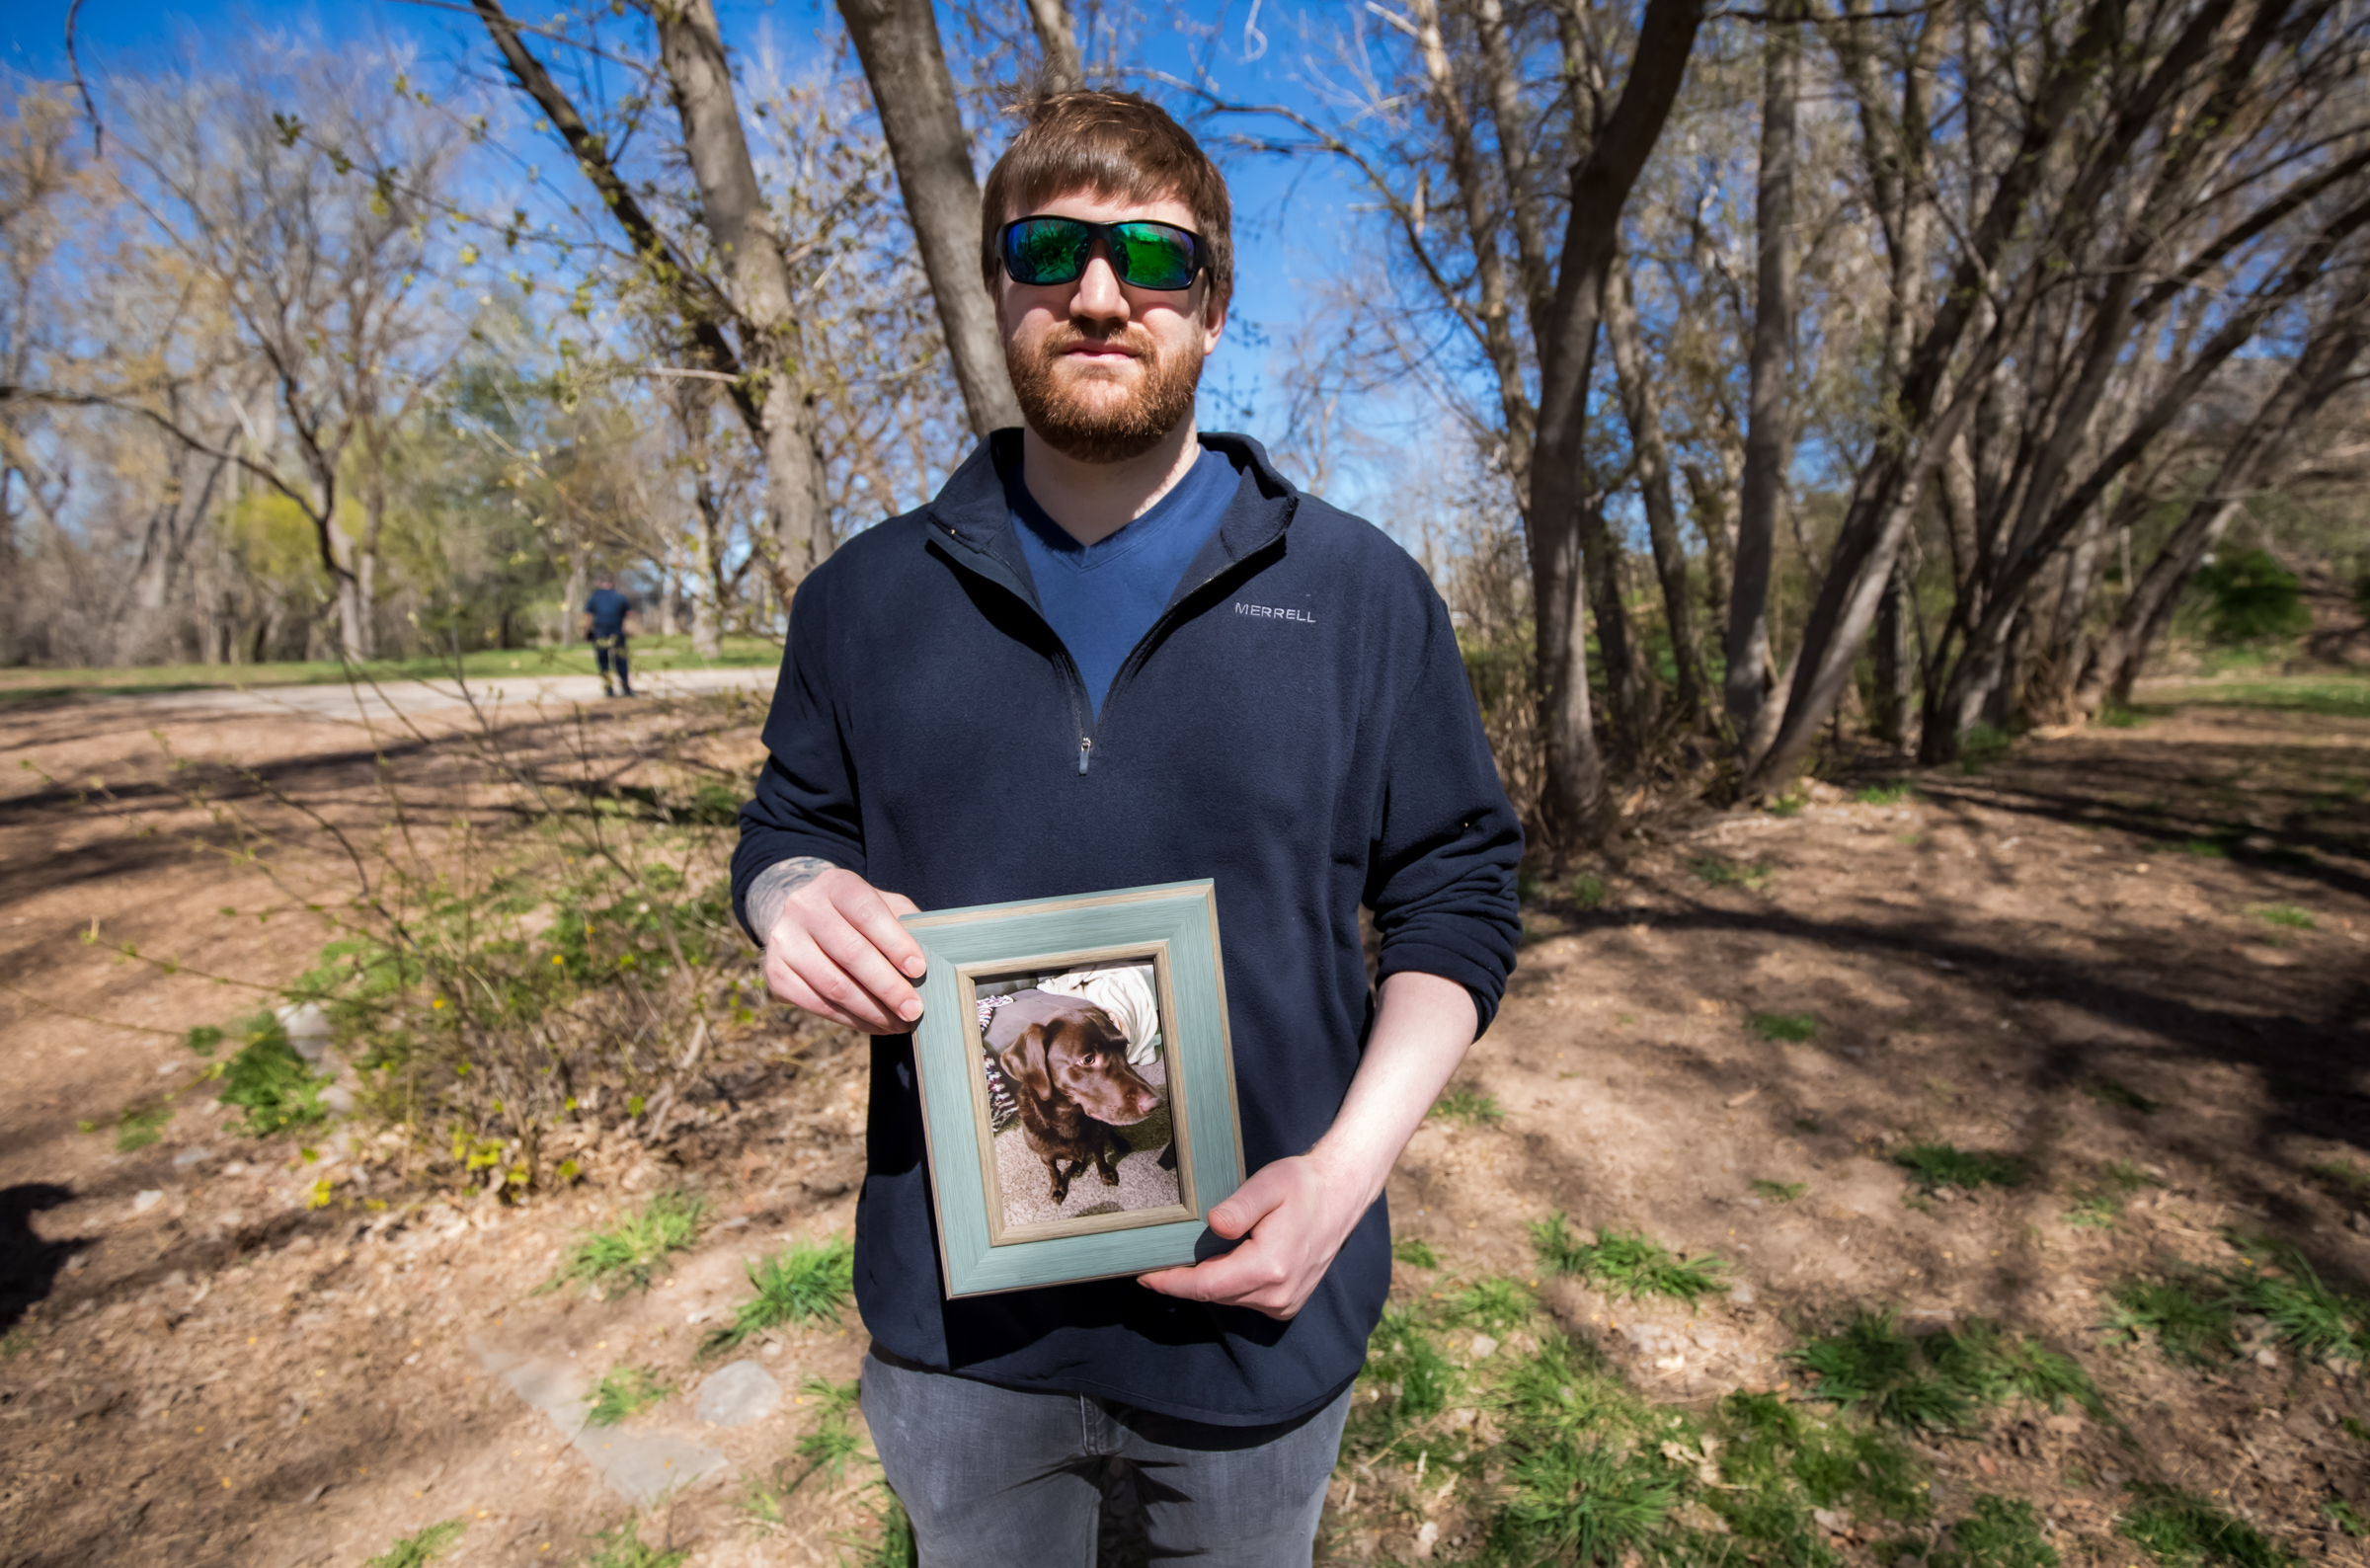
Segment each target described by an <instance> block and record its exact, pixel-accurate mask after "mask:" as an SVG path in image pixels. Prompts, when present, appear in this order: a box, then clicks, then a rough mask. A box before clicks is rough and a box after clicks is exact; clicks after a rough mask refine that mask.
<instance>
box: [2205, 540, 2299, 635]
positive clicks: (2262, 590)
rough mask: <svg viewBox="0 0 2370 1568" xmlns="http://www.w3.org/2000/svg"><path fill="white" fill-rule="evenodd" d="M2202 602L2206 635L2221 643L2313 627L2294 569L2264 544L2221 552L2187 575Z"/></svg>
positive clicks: (2294, 631)
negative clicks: (2279, 560)
mask: <svg viewBox="0 0 2370 1568" xmlns="http://www.w3.org/2000/svg"><path fill="white" fill-rule="evenodd" d="M2192 581H2193V583H2194V589H2195V592H2196V593H2197V595H2198V597H2199V598H2201V599H2202V600H2203V601H2204V604H2205V628H2206V636H2207V637H2208V638H2210V639H2211V640H2212V641H2213V642H2215V643H2216V644H2218V645H2221V646H2223V647H2230V646H2232V645H2235V644H2240V643H2256V642H2262V641H2265V640H2266V639H2269V638H2274V637H2294V636H2298V635H2300V634H2302V633H2304V632H2307V631H2310V630H2311V629H2312V624H2313V617H2312V614H2311V612H2310V611H2309V610H2307V609H2306V608H2305V606H2304V596H2303V594H2302V593H2301V592H2300V591H2299V589H2300V588H2301V585H2300V584H2299V583H2298V582H2297V580H2296V574H2295V573H2293V572H2290V571H2289V570H2288V569H2287V568H2286V567H2284V566H2281V565H2280V564H2279V562H2278V561H2277V560H2275V559H2274V558H2273V557H2272V556H2271V554H2270V552H2268V551H2265V550H2241V551H2236V552H2231V553H2226V554H2223V555H2221V556H2219V557H2217V558H2216V559H2215V560H2214V561H2213V562H2212V563H2211V564H2210V565H2207V566H2203V567H2200V568H2199V569H2198V571H2197V576H2196V577H2195V578H2194V579H2193V580H2192Z"/></svg>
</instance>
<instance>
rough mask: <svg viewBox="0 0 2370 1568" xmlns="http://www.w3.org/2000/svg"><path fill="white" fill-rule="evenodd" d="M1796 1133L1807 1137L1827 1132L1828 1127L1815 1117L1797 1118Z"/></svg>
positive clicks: (1795, 1123) (1795, 1122) (1795, 1120)
mask: <svg viewBox="0 0 2370 1568" xmlns="http://www.w3.org/2000/svg"><path fill="white" fill-rule="evenodd" d="M1794 1131H1795V1132H1797V1133H1800V1134H1803V1135H1804V1136H1805V1137H1807V1136H1809V1135H1810V1134H1813V1133H1824V1132H1826V1131H1827V1126H1826V1124H1825V1123H1823V1122H1821V1121H1820V1120H1819V1119H1818V1118H1817V1117H1815V1116H1797V1117H1795V1118H1794Z"/></svg>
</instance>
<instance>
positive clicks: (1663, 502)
mask: <svg viewBox="0 0 2370 1568" xmlns="http://www.w3.org/2000/svg"><path fill="white" fill-rule="evenodd" d="M1605 340H1606V342H1607V343H1608V344H1610V345H1611V346H1612V348H1613V367H1614V371H1615V374H1616V376H1617V377H1618V379H1619V382H1620V398H1621V414H1622V417H1623V419H1624V420H1625V421H1626V422H1627V424H1628V426H1629V449H1630V451H1631V452H1632V453H1633V454H1635V458H1636V463H1637V488H1638V494H1639V495H1640V497H1641V498H1643V500H1644V503H1645V510H1646V537H1647V539H1648V540H1649V541H1650V542H1651V543H1652V545H1653V547H1654V575H1655V577H1656V578H1657V579H1658V580H1659V581H1660V582H1661V584H1662V612H1663V617H1664V620H1665V623H1666V625H1667V626H1668V628H1669V631H1670V636H1671V665H1672V667H1673V668H1674V669H1675V670H1676V671H1677V676H1676V679H1675V680H1674V681H1673V685H1674V686H1675V688H1676V691H1677V695H1678V700H1679V720H1680V722H1681V723H1682V724H1684V725H1686V726H1688V727H1689V728H1691V729H1692V728H1693V727H1694V726H1695V724H1696V722H1697V719H1698V718H1699V716H1700V714H1701V712H1702V706H1703V670H1702V665H1701V656H1700V654H1699V651H1698V649H1697V647H1696V623H1695V606H1694V603H1693V601H1692V600H1691V598H1690V596H1689V594H1688V590H1687V550H1686V547H1685V546H1684V545H1682V544H1681V543H1680V540H1679V508H1678V505H1677V503H1676V501H1675V500H1674V499H1673V497H1672V494H1671V454H1670V448H1669V446H1668V444H1667V443H1666V442H1665V441H1664V439H1663V434H1662V403H1661V399H1660V397H1659V396H1658V394H1657V393H1656V391H1655V384H1654V372H1653V370H1652V368H1651V367H1650V366H1649V365H1648V364H1647V363H1646V350H1645V343H1644V340H1643V337H1642V335H1641V334H1640V333H1639V331H1638V326H1637V305H1636V301H1635V300H1633V299H1632V298H1631V297H1630V294H1629V268H1628V265H1627V258H1625V257H1620V256H1617V257H1616V258H1615V260H1614V265H1613V271H1612V272H1611V273H1610V274H1607V276H1606V278H1605Z"/></svg>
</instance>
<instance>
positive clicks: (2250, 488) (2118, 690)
mask: <svg viewBox="0 0 2370 1568" xmlns="http://www.w3.org/2000/svg"><path fill="white" fill-rule="evenodd" d="M2366 291H2370V276H2364V277H2357V278H2356V279H2355V281H2354V283H2353V286H2352V287H2351V288H2350V289H2349V290H2348V291H2347V293H2346V295H2345V297H2344V299H2343V300H2342V301H2341V302H2340V303H2339V304H2338V305H2337V307H2336V308H2335V309H2334V310H2332V311H2331V315H2330V318H2329V319H2328V320H2327V321H2326V322H2324V323H2323V325H2322V327H2321V329H2320V330H2319V331H2318V332H2316V333H2315V334H2314V335H2313V337H2312V339H2311V341H2309V342H2308V343H2307V344H2306V345H2305V350H2304V353H2302V354H2300V355H2298V357H2297V359H2296V362H2295V363H2294V364H2292V365H2290V366H2289V367H2288V370H2287V373H2286V374H2284V375H2283V376H2281V377H2280V381H2279V384H2278V385H2277V386H2276V387H2274V388H2273V389H2272V392H2271V395H2270V396H2269V397H2267V398H2265V399H2264V400H2263V402H2262V405H2261V406H2260V407H2259V408H2257V409H2256V410H2255V413H2254V416H2253V418H2252V419H2251V420H2249V421H2248V423H2247V428H2246V429H2245V430H2244V431H2241V432H2240V435H2239V438H2238V439H2237V440H2236V441H2235V442H2233V443H2232V445H2231V447H2230V449H2229V450H2228V451H2227V452H2225V453H2224V454H2223V457H2222V462H2221V465H2220V467H2219V468H2218V469H2217V470H2216V471H2215V474H2214V478H2213V481H2212V483H2210V484H2209V485H2207V486H2206V488H2205V491H2204V493H2203V494H2201V495H2199V496H2198V497H2197V499H2196V500H2194V501H2192V502H2191V503H2190V504H2189V509H2188V510H2187V511H2185V512H2184V513H2182V515H2181V519H2180V521H2179V522H2177V523H2175V524H2174V525H2173V532H2172V534H2171V535H2170V536H2169V537H2167V539H2166V540H2165V543H2164V546H2163V548H2162V549H2160V550H2159V551H2158V553H2157V557H2156V559H2155V560H2154V561H2152V562H2150V563H2149V566H2148V570H2147V571H2146V572H2144V573H2142V574H2141V576H2140V580H2139V581H2138V582H2137V583H2130V582H2129V580H2128V575H2127V577H2126V582H2127V585H2128V586H2127V591H2126V593H2125V596H2124V600H2123V605H2122V608H2121V609H2120V610H2118V611H2117V612H2116V615H2115V619H2114V624H2113V625H2112V626H2110V627H2109V628H2108V629H2107V632H2106V635H2105V636H2103V637H2101V638H2100V639H2099V641H2098V646H2097V647H2096V648H2094V649H2093V650H2092V651H2091V656H2090V659H2089V661H2088V663H2087V664H2086V665H2085V666H2084V668H2083V672H2082V678H2081V679H2080V680H2079V681H2077V682H2076V683H2075V687H2074V696H2073V706H2074V708H2075V710H2076V711H2077V712H2078V713H2079V714H2080V715H2081V716H2083V717H2084V718H2094V717H2095V716H2096V715H2097V713H2098V710H2099V708H2100V707H2101V706H2102V705H2104V704H2106V703H2109V702H2112V703H2114V704H2115V705H2117V706H2128V705H2129V704H2130V702H2131V688H2132V685H2133V683H2134V682H2136V681H2137V680H2138V679H2139V674H2140V670H2141V668H2142V666H2144V665H2145V664H2146V663H2147V659H2148V653H2149V650H2150V649H2151V648H2153V647H2154V646H2155V644H2156V642H2157V640H2158V639H2159V638H2161V637H2162V636H2163V635H2164V631H2165V628H2166V626H2167V625H2168V624H2170V622H2171V621H2172V619H2173V607H2174V605H2175V604H2176V603H2177V602H2178V600H2179V596H2180V589H2181V587H2182V585H2184V584H2186V583H2187V582H2188V580H2189V578H2190V577H2191V576H2192V575H2193V574H2194V573H2195V572H2196V570H2197V568H2198V566H2199V565H2200V564H2202V563H2203V561H2204V560H2205V555H2206V552H2207V551H2208V550H2211V549H2212V548H2213V547H2214V543H2215V541H2217V540H2218V539H2220V538H2221V537H2222V532H2223V530H2224V529H2225V528H2227V527H2229V526H2230V520H2231V518H2233V517H2235V516H2236V515H2238V512H2239V510H2240V508H2242V507H2243V506H2245V505H2246V501H2247V497H2248V496H2249V495H2251V494H2252V493H2253V492H2254V490H2255V489H2256V488H2258V487H2259V486H2261V485H2262V484H2264V483H2266V482H2267V481H2268V480H2269V479H2270V478H2271V477H2272V476H2273V475H2275V474H2276V473H2277V472H2278V470H2279V468H2280V467H2281V465H2282V464H2283V463H2284V461H2285V459H2286V457H2287V454H2288V452H2289V450H2290V449H2291V448H2292V446H2293V444H2294V442H2295V438H2296V436H2297V434H2298V433H2299V432H2300V431H2302V430H2303V428H2304V427H2305V425H2306V424H2307V423H2308V422H2310V421H2311V420H2312V419H2313V417H2314V416H2315V415H2317V414H2319V413H2320V411H2321V410H2322V409H2323V408H2324V407H2325V406H2326V405H2327V404H2328V402H2329V400H2330V399H2331V397H2333V396H2335V395H2336V393H2337V392H2338V391H2339V390H2341V389H2342V388H2343V387H2344V386H2345V384H2346V382H2347V380H2348V378H2349V377H2350V375H2351V373H2352V367H2353V362H2354V360H2355V359H2356V358H2357V357H2358V356H2359V355H2360V354H2361V353H2362V351H2363V349H2364V348H2365V347H2370V313H2366V311H2365V306H2366V305H2370V293H2366Z"/></svg>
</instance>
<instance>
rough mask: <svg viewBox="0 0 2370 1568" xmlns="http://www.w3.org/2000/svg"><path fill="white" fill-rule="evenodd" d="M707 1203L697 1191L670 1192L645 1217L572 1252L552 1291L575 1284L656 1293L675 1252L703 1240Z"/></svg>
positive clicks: (583, 1243)
mask: <svg viewBox="0 0 2370 1568" xmlns="http://www.w3.org/2000/svg"><path fill="white" fill-rule="evenodd" d="M706 1212H707V1203H706V1201H705V1200H703V1199H702V1198H700V1196H699V1195H698V1194H696V1193H687V1192H664V1193H661V1194H659V1195H658V1196H657V1197H656V1198H653V1199H652V1200H651V1201H650V1202H649V1204H648V1205H646V1206H645V1207H644V1208H643V1209H642V1211H641V1213H639V1214H636V1215H628V1216H627V1217H626V1218H624V1219H620V1220H619V1221H618V1222H617V1223H615V1224H614V1225H611V1226H610V1227H609V1228H608V1229H606V1230H595V1231H593V1233H592V1234H591V1235H588V1236H586V1237H584V1238H583V1239H582V1240H580V1241H578V1242H577V1244H576V1245H575V1246H574V1247H572V1248H570V1249H569V1253H568V1260H567V1261H566V1262H565V1263H563V1264H561V1265H560V1272H559V1273H558V1274H557V1275H556V1276H554V1277H553V1279H552V1281H551V1286H552V1287H558V1286H562V1285H571V1284H583V1285H593V1286H598V1287H600V1288H601V1289H602V1290H622V1289H624V1288H625V1287H627V1286H632V1287H633V1288H634V1289H635V1290H638V1291H647V1290H649V1289H650V1281H651V1277H652V1276H653V1275H655V1274H657V1273H658V1271H659V1266H660V1265H661V1264H663V1263H665V1262H666V1261H667V1258H668V1256H669V1255H670V1254H672V1253H676V1252H682V1251H685V1250H686V1249H688V1248H689V1247H690V1245H691V1243H692V1242H693V1241H695V1240H697V1239H698V1237H699V1219H700V1215H703V1214H705V1213H706Z"/></svg>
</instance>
